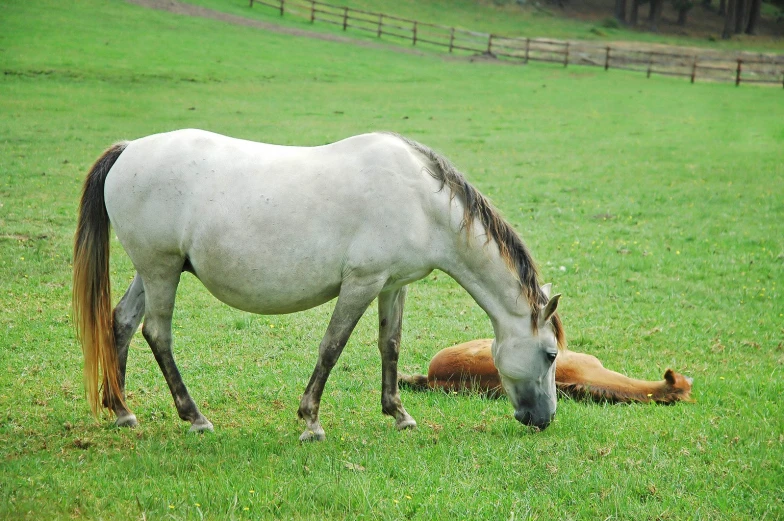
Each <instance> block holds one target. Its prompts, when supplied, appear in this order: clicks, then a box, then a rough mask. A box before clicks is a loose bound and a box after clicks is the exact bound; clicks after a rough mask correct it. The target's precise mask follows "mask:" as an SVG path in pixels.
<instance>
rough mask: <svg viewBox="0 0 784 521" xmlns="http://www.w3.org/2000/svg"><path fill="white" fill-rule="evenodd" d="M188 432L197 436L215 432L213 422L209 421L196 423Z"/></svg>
mask: <svg viewBox="0 0 784 521" xmlns="http://www.w3.org/2000/svg"><path fill="white" fill-rule="evenodd" d="M188 432H195V433H196V434H202V433H204V432H213V428H212V422H210V421H209V420H207V419H204V420H198V421H195V422H193V425H191V428H190V429H189V431H188Z"/></svg>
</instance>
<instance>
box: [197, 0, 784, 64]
mask: <svg viewBox="0 0 784 521" xmlns="http://www.w3.org/2000/svg"><path fill="white" fill-rule="evenodd" d="M184 1H185V2H187V3H189V4H194V5H199V6H202V7H207V8H210V9H215V10H218V11H221V12H225V13H230V14H236V15H240V16H244V17H248V18H252V19H261V20H274V21H275V22H276V23H280V24H285V25H287V26H294V27H305V28H307V29H308V30H314V31H319V32H336V33H340V34H344V33H343V31H342V28H341V27H340V26H333V25H329V24H326V23H324V22H320V23H315V24H311V23H310V21H309V11H308V10H307V8H305V9H303V8H302V7H301V6H302V3H301V2H296V3H295V4H293V5H294V7H291V5H292V4H288V5H289V9H290V10H291V11H298V14H296V15H289V16H284V17H280V16H279V14H278V11H277V10H276V9H275V8H273V7H269V6H264V5H262V4H254V7H253V8H249V7H248V2H247V1H243V0H229V1H227V0H184ZM589 1H590V3H591V7H590V8H588V11H590V14H588V13H584V14H585V15H586V16H575V14H576V13H574V12H573V11H571V12H570V9H571V7H575V6H578V5H581V4H576V3H572V4H571V5H569V6H568V8H567V9H566V10H561V9H559V8H558V7H556V6H555V4H554V3H548V2H539V3H535V2H528V3H527V4H526V5H520V4H518V3H517V2H515V1H512V0H495V1H486V0H449V1H444V0H429V1H427V2H422V1H418V0H397V1H396V2H392V3H391V2H388V1H386V0H340V1H337V0H333V1H331V2H327V3H329V4H331V5H335V6H348V7H351V8H354V9H360V10H365V11H370V12H374V13H384V14H389V15H393V16H399V17H404V18H406V19H410V20H417V21H420V22H426V23H435V24H439V25H444V26H448V27H457V28H461V29H465V30H470V31H481V32H485V33H493V34H496V35H502V36H519V37H531V38H537V37H538V38H560V39H564V40H592V41H601V42H613V41H630V40H633V41H639V42H645V43H654V44H668V45H680V46H688V47H710V48H713V49H724V50H755V51H760V52H779V53H780V52H782V51H783V50H784V38H781V37H780V36H779V37H776V36H773V35H771V34H768V33H767V32H766V31H761V34H760V35H757V36H749V35H734V36H733V37H732V39H730V40H721V39H720V38H719V36H720V34H721V30H722V27H723V25H720V26H719V27H717V28H715V29H714V30H713V31H710V30H707V27H706V26H709V25H710V24H709V23H698V24H697V25H699V26H700V29H696V30H695V29H694V28H693V25H694V20H700V19H702V21H703V22H705V21H706V20H705V19H710V20H714V22H715V19H717V18H719V17H718V16H717V15H716V14H715V13H706V12H702V8H701V7H698V8H697V9H695V11H694V12H692V14H691V17H692V21H691V22H690V23H689V24H688V25H687V27H686V28H682V27H678V28H677V29H676V30H675V32H672V31H670V32H666V31H665V32H660V33H656V32H651V31H649V30H646V29H647V25H646V24H645V23H642V24H641V25H640V26H638V28H637V29H633V28H630V27H628V26H623V25H619V24H618V23H617V22H615V21H614V19H613V18H612V12H613V6H612V4H611V3H606V5H604V6H602V5H601V3H602V2H601V0H595V1H593V0H589ZM585 4H588V2H586V1H585V0H584V2H583V4H582V5H581V7H583V6H584V5H585ZM769 7H770V6H768V5H767V4H766V8H769ZM667 9H669V5H668V6H667ZM333 12H334V10H333ZM641 12H644V13H646V15H647V8H643V9H642V10H641ZM597 13H601V14H600V18H598V19H596V17H595V15H596V14H597ZM570 14H571V15H572V16H569V15H570ZM667 16H668V17H669V18H670V19H671V20H672V16H673V13H668V15H667ZM765 17H766V18H768V17H769V18H774V19H775V16H774V15H772V14H767V13H766V14H765ZM643 18H644V17H642V16H641V20H642V19H643ZM771 25H772V24H771ZM671 29H672V28H671ZM690 30H692V31H693V32H694V33H695V34H697V35H700V36H689V34H691V33H689V32H687V31H690ZM706 30H707V31H708V35H709V36H706V35H705V31H706ZM350 34H351V35H352V37H354V38H361V39H365V40H376V35H375V33H372V32H363V31H359V30H356V29H355V30H352V31H350ZM384 40H386V41H388V42H390V43H400V44H401V45H404V46H408V45H409V43H408V42H405V43H402V42H400V41H399V40H397V39H395V38H392V37H385V38H384ZM419 45H420V46H421V45H422V44H421V43H420V44H419ZM425 45H426V44H425Z"/></svg>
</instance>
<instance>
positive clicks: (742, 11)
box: [735, 0, 746, 34]
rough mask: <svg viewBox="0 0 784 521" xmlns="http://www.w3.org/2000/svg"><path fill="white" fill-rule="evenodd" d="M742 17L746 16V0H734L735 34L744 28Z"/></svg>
mask: <svg viewBox="0 0 784 521" xmlns="http://www.w3.org/2000/svg"><path fill="white" fill-rule="evenodd" d="M744 18H746V0H735V34H741V33H742V32H743V29H745V27H744V26H743V19H744Z"/></svg>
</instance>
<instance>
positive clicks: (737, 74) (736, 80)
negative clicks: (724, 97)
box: [735, 58, 741, 87]
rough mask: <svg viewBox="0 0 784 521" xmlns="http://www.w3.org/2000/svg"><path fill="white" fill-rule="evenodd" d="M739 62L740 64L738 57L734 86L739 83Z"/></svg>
mask: <svg viewBox="0 0 784 521" xmlns="http://www.w3.org/2000/svg"><path fill="white" fill-rule="evenodd" d="M740 64H741V59H740V58H738V68H737V70H736V71H735V86H736V87H737V86H738V85H740Z"/></svg>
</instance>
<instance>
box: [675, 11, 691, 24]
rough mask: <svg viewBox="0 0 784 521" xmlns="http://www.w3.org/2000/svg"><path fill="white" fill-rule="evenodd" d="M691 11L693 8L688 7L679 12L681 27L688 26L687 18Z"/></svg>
mask: <svg viewBox="0 0 784 521" xmlns="http://www.w3.org/2000/svg"><path fill="white" fill-rule="evenodd" d="M689 9H691V8H690V7H687V8H686V9H679V10H678V25H680V26H681V27H682V26H684V25H686V17H687V15H688V14H689Z"/></svg>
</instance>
